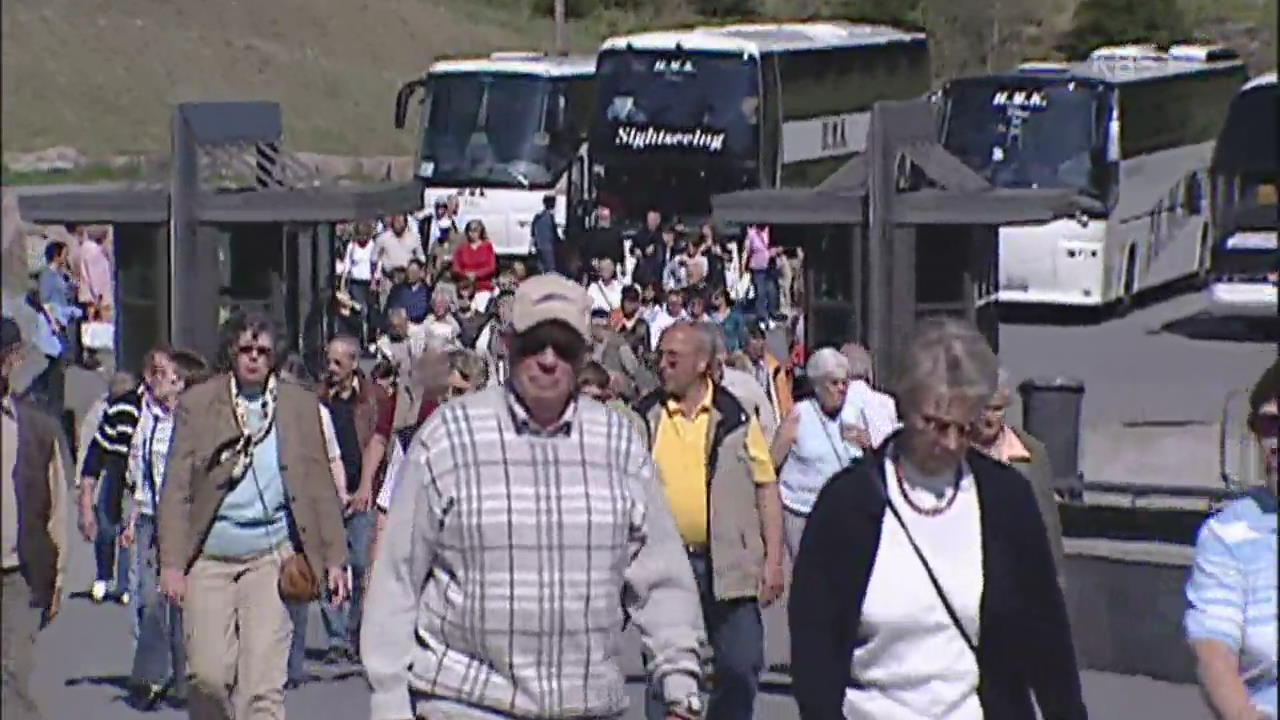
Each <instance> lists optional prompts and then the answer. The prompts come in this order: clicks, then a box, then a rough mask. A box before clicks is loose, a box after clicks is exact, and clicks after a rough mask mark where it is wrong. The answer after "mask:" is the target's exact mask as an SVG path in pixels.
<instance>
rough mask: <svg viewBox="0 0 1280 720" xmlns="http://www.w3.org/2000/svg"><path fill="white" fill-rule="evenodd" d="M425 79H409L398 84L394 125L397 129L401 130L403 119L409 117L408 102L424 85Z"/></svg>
mask: <svg viewBox="0 0 1280 720" xmlns="http://www.w3.org/2000/svg"><path fill="white" fill-rule="evenodd" d="M426 85H427V81H426V80H422V79H418V80H410V81H409V82H407V83H405V84H404V85H401V86H400V91H399V92H397V93H396V116H395V126H396V129H397V130H403V129H404V124H405V120H406V119H408V117H409V102H410V101H411V100H413V96H414V95H416V94H417V93H418V90H421V89H422V88H424V87H426Z"/></svg>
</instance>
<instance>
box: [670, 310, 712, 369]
mask: <svg viewBox="0 0 1280 720" xmlns="http://www.w3.org/2000/svg"><path fill="white" fill-rule="evenodd" d="M710 325H711V323H706V322H694V321H692V320H678V321H676V322H675V324H673V325H672V326H671V327H669V328H667V329H666V330H663V331H662V337H666V336H667V335H668V334H670V333H671V332H672V331H673V330H680V329H686V330H691V331H692V334H693V337H695V338H697V340H698V345H699V348H698V349H699V350H701V351H702V352H704V353H706V355H707V357H708V358H709V359H712V360H714V359H715V357H716V354H715V352H716V330H715V328H713V327H710Z"/></svg>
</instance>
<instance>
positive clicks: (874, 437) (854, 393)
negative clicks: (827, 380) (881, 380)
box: [840, 343, 902, 450]
mask: <svg viewBox="0 0 1280 720" xmlns="http://www.w3.org/2000/svg"><path fill="white" fill-rule="evenodd" d="M840 352H841V353H842V354H843V355H844V356H845V357H846V358H848V360H849V392H848V394H847V395H846V396H845V402H844V410H842V411H841V422H842V423H844V424H846V425H852V426H854V427H857V428H861V429H863V430H865V431H866V436H865V437H864V438H863V440H862V442H863V444H864V447H863V448H862V449H863V450H872V449H874V448H877V447H880V445H881V443H883V442H884V441H885V440H886V439H888V437H889V436H890V435H892V434H893V433H894V432H895V431H896V430H897V429H898V428H899V427H901V426H902V422H901V421H900V420H899V419H898V403H897V401H895V400H894V399H893V397H892V396H890V395H887V394H885V393H882V392H880V391H879V390H876V389H875V388H874V387H872V383H873V382H875V375H874V368H873V367H872V363H871V353H870V352H868V351H867V349H866V348H865V347H863V346H861V345H859V344H858V343H846V344H845V345H844V347H842V348H840Z"/></svg>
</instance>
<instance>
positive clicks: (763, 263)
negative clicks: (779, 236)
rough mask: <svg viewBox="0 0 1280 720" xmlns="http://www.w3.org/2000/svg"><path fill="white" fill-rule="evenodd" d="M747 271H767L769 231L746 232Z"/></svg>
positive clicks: (754, 230) (753, 230)
mask: <svg viewBox="0 0 1280 720" xmlns="http://www.w3.org/2000/svg"><path fill="white" fill-rule="evenodd" d="M747 269H748V270H768V269H769V231H768V230H756V229H750V230H747Z"/></svg>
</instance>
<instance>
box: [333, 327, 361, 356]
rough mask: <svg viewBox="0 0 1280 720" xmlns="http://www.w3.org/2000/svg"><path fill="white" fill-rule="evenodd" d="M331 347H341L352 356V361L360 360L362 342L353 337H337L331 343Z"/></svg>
mask: <svg viewBox="0 0 1280 720" xmlns="http://www.w3.org/2000/svg"><path fill="white" fill-rule="evenodd" d="M329 347H340V348H342V349H343V350H345V351H346V353H347V354H348V355H350V356H351V359H352V360H357V361H358V360H359V359H360V341H359V340H357V339H356V338H355V337H353V336H351V335H346V334H343V335H335V336H334V337H333V339H332V340H330V341H329Z"/></svg>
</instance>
